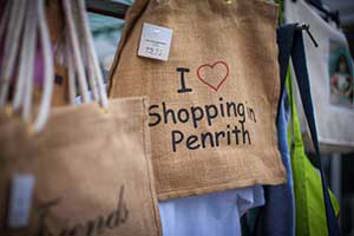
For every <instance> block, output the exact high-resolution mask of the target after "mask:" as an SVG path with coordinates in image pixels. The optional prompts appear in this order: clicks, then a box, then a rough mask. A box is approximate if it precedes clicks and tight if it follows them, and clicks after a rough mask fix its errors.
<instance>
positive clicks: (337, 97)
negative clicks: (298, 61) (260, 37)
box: [285, 0, 354, 153]
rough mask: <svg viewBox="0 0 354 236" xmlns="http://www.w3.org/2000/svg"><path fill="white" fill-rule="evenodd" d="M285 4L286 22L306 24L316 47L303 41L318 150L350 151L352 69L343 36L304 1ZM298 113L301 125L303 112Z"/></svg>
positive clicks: (353, 105) (352, 132)
mask: <svg viewBox="0 0 354 236" xmlns="http://www.w3.org/2000/svg"><path fill="white" fill-rule="evenodd" d="M285 3H286V4H285V17H286V21H287V22H288V23H291V22H303V23H306V24H309V25H310V29H311V32H312V34H313V36H314V37H315V39H316V41H318V45H319V46H318V47H317V48H316V47H314V46H313V43H312V41H311V39H310V38H309V37H305V38H304V43H305V50H306V57H307V66H308V68H309V75H310V78H311V80H310V84H311V94H312V99H313V101H314V105H315V106H314V109H315V119H316V124H317V128H318V140H319V143H320V151H321V152H322V153H325V152H326V153H331V152H346V151H349V150H353V148H354V126H353V125H352V122H353V120H354V98H353V94H354V66H353V61H352V58H351V56H350V52H349V48H348V43H347V40H346V38H345V35H344V34H343V32H342V31H340V30H339V29H338V28H337V27H336V26H334V25H333V24H330V23H328V22H326V21H325V20H323V19H322V18H321V17H320V16H319V15H318V13H317V12H316V11H315V9H314V8H312V7H311V6H309V5H308V4H307V3H306V2H305V1H304V0H298V1H296V2H294V1H291V0H287V1H286V2H285ZM299 104H300V103H299ZM299 112H300V117H301V121H302V122H301V123H302V124H303V125H304V124H306V122H304V121H305V118H304V114H303V112H302V109H299ZM323 114H326V115H323ZM303 130H305V131H306V134H307V135H306V139H305V141H306V143H307V144H308V143H309V142H310V140H311V138H310V135H309V130H308V128H307V127H306V126H304V127H303ZM307 146H310V145H307Z"/></svg>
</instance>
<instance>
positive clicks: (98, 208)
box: [0, 98, 160, 236]
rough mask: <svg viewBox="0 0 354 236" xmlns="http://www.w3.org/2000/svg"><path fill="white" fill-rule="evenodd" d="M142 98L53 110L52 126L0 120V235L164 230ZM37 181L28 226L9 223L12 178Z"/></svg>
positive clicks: (99, 233) (126, 233) (124, 233)
mask: <svg viewBox="0 0 354 236" xmlns="http://www.w3.org/2000/svg"><path fill="white" fill-rule="evenodd" d="M145 109H146V102H145V100H144V99H142V98H131V99H119V100H114V101H111V102H110V109H109V111H108V112H107V113H105V112H104V111H103V110H102V109H101V108H100V107H99V106H98V105H96V104H91V105H82V106H80V107H79V108H75V107H67V108H58V109H53V112H52V114H51V117H50V120H49V122H48V124H47V126H46V128H45V130H44V131H43V132H42V133H40V134H38V135H31V134H29V133H28V132H27V129H26V126H24V125H23V123H22V122H21V121H19V120H14V119H11V120H9V119H5V118H4V114H2V115H1V118H0V119H1V124H0V130H1V132H0V150H1V151H0V153H1V154H0V163H1V165H0V188H1V189H0V193H1V194H0V222H1V227H0V228H1V229H0V235H9V236H10V235H16V236H20V235H26V236H28V235H92V236H94V235H95V236H96V235H112V236H113V235H127V236H131V235H159V234H160V225H159V216H158V212H157V209H156V195H155V192H154V186H153V185H154V183H153V178H152V169H151V166H150V160H149V158H150V147H149V146H150V143H149V133H148V130H147V129H146V127H147V119H146V115H145V113H146V110H145ZM23 174H27V175H32V176H34V178H35V184H34V190H33V199H32V208H31V215H30V219H29V224H28V225H29V226H28V227H24V228H20V229H13V228H11V227H8V217H9V215H8V212H9V210H10V209H9V205H10V202H11V199H12V198H11V194H10V193H11V188H12V187H14V186H12V185H11V181H12V180H13V178H14V176H16V175H23Z"/></svg>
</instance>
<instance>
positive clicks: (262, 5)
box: [110, 0, 285, 199]
mask: <svg viewBox="0 0 354 236" xmlns="http://www.w3.org/2000/svg"><path fill="white" fill-rule="evenodd" d="M277 9H278V8H277V7H276V6H275V5H272V4H268V3H266V2H264V1H258V0H251V1H249V0H247V1H246V0H240V1H222V0H211V1H204V0H196V1H187V0H165V1H156V0H151V1H147V0H145V1H144V0H138V1H136V2H135V3H134V5H133V6H132V7H131V9H130V10H129V12H128V13H127V18H126V27H125V30H124V33H123V36H122V39H121V42H120V45H119V50H118V52H117V55H116V58H115V62H114V63H113V67H112V71H111V78H110V79H111V84H110V97H112V98H115V97H126V96H141V95H144V96H148V97H149V99H150V101H151V104H150V107H149V118H150V120H149V126H150V130H151V136H152V158H153V167H154V174H155V177H156V181H157V183H156V188H157V192H158V196H159V199H167V198H173V197H181V196H188V195H195V194H203V193H208V192H212V191H221V190H226V189H231V188H237V187H245V186H250V185H254V184H279V183H282V182H284V180H285V175H284V167H283V165H282V162H281V160H280V157H279V152H278V149H277V136H276V127H275V124H276V121H275V119H276V112H277V104H278V98H279V87H280V86H279V84H280V82H279V73H278V63H277V56H278V51H277V46H276V23H277ZM144 23H149V24H153V25H157V26H162V27H167V28H169V29H171V30H172V31H173V33H172V34H173V36H172V43H171V48H170V53H169V58H168V60H167V61H159V60H153V59H148V58H144V57H140V56H138V55H137V51H138V47H139V41H140V36H141V34H142V30H143V27H144ZM145 26H146V25H145ZM158 30H159V29H157V31H154V32H155V33H156V32H157V33H158ZM150 43H151V41H150ZM157 44H158V43H157ZM154 46H156V44H155V45H154ZM156 47H157V48H158V46H156ZM146 49H147V51H148V52H150V53H154V51H153V52H151V50H150V49H149V48H146ZM155 52H156V51H155ZM157 52H158V50H157Z"/></svg>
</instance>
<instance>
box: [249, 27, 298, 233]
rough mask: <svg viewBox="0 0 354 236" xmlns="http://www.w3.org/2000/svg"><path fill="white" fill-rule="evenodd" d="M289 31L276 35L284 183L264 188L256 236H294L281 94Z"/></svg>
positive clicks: (286, 115) (285, 99) (286, 113)
mask: <svg viewBox="0 0 354 236" xmlns="http://www.w3.org/2000/svg"><path fill="white" fill-rule="evenodd" d="M289 30H291V29H289V28H284V27H283V28H279V29H278V31H277V37H278V40H277V42H278V47H279V66H280V78H281V88H282V91H281V100H280V104H279V110H278V119H277V127H278V142H279V150H280V153H281V157H282V161H283V164H284V166H285V168H286V172H287V182H286V183H285V184H282V185H278V186H266V187H265V199H266V202H267V204H266V205H265V206H264V207H262V208H261V209H260V211H259V218H258V223H257V225H256V231H257V235H268V236H272V235H273V236H283V235H288V236H294V235H295V196H294V189H293V188H294V186H293V185H294V184H293V176H292V175H293V173H292V167H291V159H290V153H289V147H288V143H287V137H288V132H287V129H288V122H289V114H290V113H289V106H288V105H289V104H288V97H287V93H286V91H285V86H284V81H285V76H286V70H287V67H288V62H287V61H286V60H284V57H285V58H286V57H287V56H286V55H287V54H289V53H290V52H289V48H288V46H287V44H288V43H289V38H291V37H293V32H289Z"/></svg>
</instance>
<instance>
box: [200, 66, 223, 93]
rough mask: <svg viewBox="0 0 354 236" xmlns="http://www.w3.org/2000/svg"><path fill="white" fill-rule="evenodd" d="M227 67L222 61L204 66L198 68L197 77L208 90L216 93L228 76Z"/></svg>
mask: <svg viewBox="0 0 354 236" xmlns="http://www.w3.org/2000/svg"><path fill="white" fill-rule="evenodd" d="M229 72H230V71H229V66H228V65H227V64H226V62H224V61H217V62H215V63H214V64H204V65H201V66H199V67H198V69H197V77H198V79H199V80H200V81H202V82H203V83H204V84H206V85H207V86H208V87H209V88H211V89H212V90H214V91H215V92H217V91H218V90H219V88H220V87H221V85H222V84H223V83H224V82H225V80H226V79H227V78H228V76H229Z"/></svg>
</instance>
